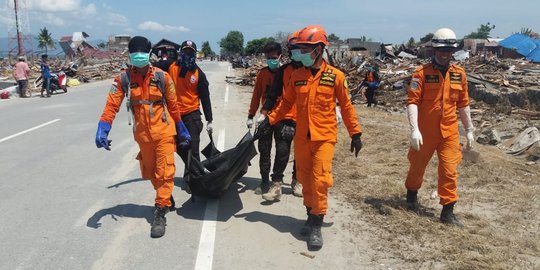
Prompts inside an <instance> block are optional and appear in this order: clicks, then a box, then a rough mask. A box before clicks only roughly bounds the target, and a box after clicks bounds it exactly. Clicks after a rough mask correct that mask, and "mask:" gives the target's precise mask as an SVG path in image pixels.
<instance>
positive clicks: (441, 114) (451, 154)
mask: <svg viewBox="0 0 540 270" xmlns="http://www.w3.org/2000/svg"><path fill="white" fill-rule="evenodd" d="M408 92H409V98H408V101H407V103H408V104H416V105H417V106H418V128H419V129H420V133H421V134H422V139H423V144H422V145H421V146H420V151H415V150H413V149H412V148H410V149H409V154H408V158H409V161H410V164H411V165H410V168H409V173H408V175H407V180H406V181H405V187H406V188H407V189H408V190H411V191H417V190H418V189H420V187H421V186H422V182H423V180H424V179H423V178H424V172H425V170H426V166H427V164H428V163H429V161H430V160H431V157H432V156H433V153H434V152H435V151H437V155H438V157H439V169H438V174H439V181H438V194H439V197H440V204H442V205H447V204H449V203H452V202H455V201H457V200H458V195H457V176H458V175H457V166H458V165H459V163H460V162H461V157H462V155H461V149H460V145H459V133H458V122H457V113H456V111H457V108H462V107H466V106H468V105H469V94H468V90H467V78H466V74H465V71H464V70H463V69H462V68H461V67H459V66H456V65H450V67H449V69H448V71H447V72H446V74H445V76H444V77H443V75H442V74H441V71H439V70H438V69H435V68H434V66H433V64H426V65H424V66H422V67H420V68H418V69H417V70H416V71H415V72H414V74H413V76H412V80H411V85H410V86H409V91H408Z"/></svg>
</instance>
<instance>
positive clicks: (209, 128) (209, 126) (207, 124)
mask: <svg viewBox="0 0 540 270" xmlns="http://www.w3.org/2000/svg"><path fill="white" fill-rule="evenodd" d="M213 131H214V128H212V122H211V121H208V122H206V132H208V135H212V132H213Z"/></svg>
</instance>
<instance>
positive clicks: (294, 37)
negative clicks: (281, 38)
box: [287, 31, 298, 47]
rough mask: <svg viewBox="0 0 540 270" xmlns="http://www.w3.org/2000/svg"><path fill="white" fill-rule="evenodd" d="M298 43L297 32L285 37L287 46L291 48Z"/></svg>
mask: <svg viewBox="0 0 540 270" xmlns="http://www.w3.org/2000/svg"><path fill="white" fill-rule="evenodd" d="M297 41H298V31H295V32H294V33H292V34H290V35H289V36H288V37H287V46H288V47H292V46H294V44H296V42H297Z"/></svg>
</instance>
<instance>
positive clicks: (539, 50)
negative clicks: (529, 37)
mask: <svg viewBox="0 0 540 270" xmlns="http://www.w3.org/2000/svg"><path fill="white" fill-rule="evenodd" d="M535 43H536V49H534V51H532V52H531V53H530V54H529V55H527V60H529V61H531V62H534V63H540V40H535Z"/></svg>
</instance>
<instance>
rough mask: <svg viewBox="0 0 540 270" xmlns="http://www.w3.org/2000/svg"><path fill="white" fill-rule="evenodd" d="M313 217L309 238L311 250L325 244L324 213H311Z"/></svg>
mask: <svg viewBox="0 0 540 270" xmlns="http://www.w3.org/2000/svg"><path fill="white" fill-rule="evenodd" d="M311 216H312V218H313V221H312V226H311V233H310V234H309V239H308V249H309V250H319V249H321V248H322V246H323V238H322V233H321V227H322V223H323V219H324V215H311Z"/></svg>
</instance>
